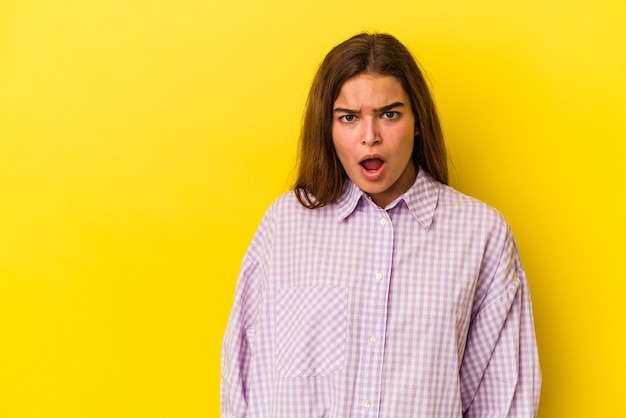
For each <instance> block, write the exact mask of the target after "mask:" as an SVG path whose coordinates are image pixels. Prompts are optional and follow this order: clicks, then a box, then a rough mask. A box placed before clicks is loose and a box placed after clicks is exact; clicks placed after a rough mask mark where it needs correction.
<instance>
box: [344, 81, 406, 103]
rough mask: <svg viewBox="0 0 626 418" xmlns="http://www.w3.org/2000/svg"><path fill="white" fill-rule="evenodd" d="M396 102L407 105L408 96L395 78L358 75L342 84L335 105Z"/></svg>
mask: <svg viewBox="0 0 626 418" xmlns="http://www.w3.org/2000/svg"><path fill="white" fill-rule="evenodd" d="M397 101H398V102H402V103H404V104H405V105H408V104H409V100H408V94H407V92H406V91H405V90H404V88H403V87H402V84H401V83H400V81H399V80H398V79H397V78H395V77H393V76H389V75H380V74H359V75H356V76H354V77H352V78H349V79H348V80H347V81H346V82H345V83H343V85H342V86H341V88H340V89H339V94H338V95H337V99H336V100H335V104H350V103H353V104H363V105H367V104H371V105H376V106H378V105H385V104H389V103H392V102H397Z"/></svg>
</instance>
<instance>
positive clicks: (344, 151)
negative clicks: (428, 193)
mask: <svg viewBox="0 0 626 418" xmlns="http://www.w3.org/2000/svg"><path fill="white" fill-rule="evenodd" d="M417 134H418V131H417V128H416V127H415V117H414V115H413V110H412V109H411V103H410V100H409V96H408V94H407V93H406V91H405V90H404V89H403V88H402V85H401V84H400V82H399V81H398V80H397V79H396V78H395V77H392V76H383V75H379V74H360V75H357V76H355V77H352V78H350V79H348V81H346V82H345V83H344V84H343V86H342V87H341V90H340V91H339V96H338V97H337V100H335V103H334V104H333V122H332V137H333V144H334V146H335V152H336V153H337V157H338V158H339V161H340V162H341V165H342V166H343V168H344V170H345V171H346V174H347V175H348V177H349V178H350V180H352V181H353V182H354V183H355V184H356V185H357V186H358V187H359V188H360V189H361V190H363V191H364V192H365V193H367V194H368V195H369V196H370V197H371V198H372V200H373V201H374V203H376V204H377V205H378V206H380V207H381V208H385V207H386V206H387V205H388V204H389V203H391V202H393V201H394V200H395V199H396V198H397V197H398V196H400V195H401V194H403V193H404V192H406V191H407V190H408V189H409V188H410V187H411V186H412V185H413V183H414V182H415V177H416V176H417V167H416V166H415V164H414V163H413V160H412V158H411V154H412V152H413V140H414V136H415V135H417ZM368 160H369V161H368Z"/></svg>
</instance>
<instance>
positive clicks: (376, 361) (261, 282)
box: [222, 34, 541, 418]
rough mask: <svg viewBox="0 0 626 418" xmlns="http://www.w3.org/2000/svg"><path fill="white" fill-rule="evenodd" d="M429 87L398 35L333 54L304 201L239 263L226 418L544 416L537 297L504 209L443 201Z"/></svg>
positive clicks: (290, 206)
mask: <svg viewBox="0 0 626 418" xmlns="http://www.w3.org/2000/svg"><path fill="white" fill-rule="evenodd" d="M446 183H447V156H446V150H445V145H444V141H443V135H442V131H441V127H440V123H439V119H438V117H437V113H436V110H435V106H434V103H433V100H432V98H431V95H430V93H429V91H428V87H427V84H426V82H425V80H424V78H423V76H422V74H421V72H420V70H419V68H418V66H417V64H416V62H415V60H414V58H413V57H412V56H411V54H410V53H409V51H408V50H407V49H406V48H405V47H404V46H403V45H402V44H401V43H400V42H399V41H398V40H397V39H395V38H394V37H392V36H390V35H385V34H360V35H357V36H355V37H353V38H351V39H349V40H347V41H345V42H343V43H341V44H339V45H338V46H336V47H335V48H334V49H333V50H332V51H330V53H329V54H328V55H327V56H326V58H325V59H324V61H323V63H322V64H321V66H320V68H319V70H318V72H317V75H316V77H315V80H314V81H313V86H312V87H311V91H310V94H309V99H308V103H307V108H306V113H305V118H304V124H303V128H302V133H301V146H300V153H299V172H298V179H297V182H296V184H295V187H294V192H293V193H289V194H286V195H284V196H282V197H280V198H279V199H278V200H277V201H276V202H275V203H274V204H273V205H272V206H271V207H270V208H269V210H268V211H267V213H266V215H265V217H264V218H263V220H262V222H261V225H260V226H259V229H258V231H257V233H256V235H255V237H254V239H253V241H252V243H251V244H250V247H249V249H248V252H247V253H246V256H245V258H244V261H243V265H242V268H241V273H240V277H239V281H238V284H237V290H236V295H235V301H234V304H233V309H232V313H231V317H230V320H229V323H228V327H227V330H226V335H225V337H224V342H223V353H222V414H223V415H222V416H223V417H272V418H276V417H285V418H304V417H326V418H329V417H335V418H347V417H384V418H402V417H430V418H433V417H437V418H448V417H490V418H491V417H533V416H535V415H536V413H537V406H538V402H539V391H540V384H541V373H540V370H539V363H538V358H537V349H536V343H535V332H534V326H533V317H532V308H531V302H530V296H529V291H528V284H527V281H526V277H525V275H524V271H523V270H522V266H521V264H520V260H519V256H518V252H517V248H516V245H515V242H514V239H513V236H512V235H511V231H510V229H509V227H508V225H507V224H506V222H505V220H504V219H503V218H502V216H501V215H500V214H499V213H498V212H497V211H496V210H494V209H492V208H490V207H489V206H487V205H485V204H484V203H481V202H479V201H477V200H475V199H473V198H470V197H468V196H465V195H463V194H461V193H459V192H458V191H455V190H454V189H452V188H450V187H448V186H447V185H446Z"/></svg>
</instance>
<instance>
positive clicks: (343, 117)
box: [339, 115, 356, 122]
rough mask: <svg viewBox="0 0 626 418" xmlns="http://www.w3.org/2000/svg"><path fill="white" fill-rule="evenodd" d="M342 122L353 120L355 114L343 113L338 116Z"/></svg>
mask: <svg viewBox="0 0 626 418" xmlns="http://www.w3.org/2000/svg"><path fill="white" fill-rule="evenodd" d="M339 120H340V121H342V122H354V121H355V120H356V116H355V115H343V116H341V117H340V118H339Z"/></svg>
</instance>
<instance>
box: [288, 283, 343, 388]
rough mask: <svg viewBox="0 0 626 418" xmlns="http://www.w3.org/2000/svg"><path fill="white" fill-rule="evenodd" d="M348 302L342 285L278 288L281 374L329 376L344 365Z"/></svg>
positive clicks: (290, 375) (289, 375)
mask: <svg viewBox="0 0 626 418" xmlns="http://www.w3.org/2000/svg"><path fill="white" fill-rule="evenodd" d="M347 303H348V288H347V287H345V286H315V287H285V288H281V289H279V290H278V293H277V295H276V361H277V366H278V370H279V371H280V373H281V374H282V375H283V376H285V377H310V376H329V375H332V374H335V373H337V372H338V371H340V370H341V369H343V366H344V352H345V343H346V317H347Z"/></svg>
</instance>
